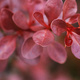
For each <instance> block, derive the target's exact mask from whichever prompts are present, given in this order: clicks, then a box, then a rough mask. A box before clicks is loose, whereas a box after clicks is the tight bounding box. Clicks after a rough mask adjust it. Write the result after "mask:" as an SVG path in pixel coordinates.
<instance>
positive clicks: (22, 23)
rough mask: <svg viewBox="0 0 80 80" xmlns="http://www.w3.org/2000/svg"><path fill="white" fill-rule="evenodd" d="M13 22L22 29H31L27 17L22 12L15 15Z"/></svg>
mask: <svg viewBox="0 0 80 80" xmlns="http://www.w3.org/2000/svg"><path fill="white" fill-rule="evenodd" d="M13 21H14V22H15V24H16V25H17V26H18V27H19V28H21V29H24V30H26V29H28V28H29V26H28V23H27V17H26V16H25V15H24V14H23V13H22V12H20V11H18V12H16V13H15V14H14V15H13Z"/></svg>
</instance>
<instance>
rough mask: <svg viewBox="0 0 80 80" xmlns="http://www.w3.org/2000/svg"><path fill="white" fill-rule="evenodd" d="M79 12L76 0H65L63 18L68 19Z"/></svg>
mask: <svg viewBox="0 0 80 80" xmlns="http://www.w3.org/2000/svg"><path fill="white" fill-rule="evenodd" d="M76 12H77V3H76V0H65V2H64V5H63V19H64V20H65V19H67V18H69V17H71V16H73V15H75V13H76Z"/></svg>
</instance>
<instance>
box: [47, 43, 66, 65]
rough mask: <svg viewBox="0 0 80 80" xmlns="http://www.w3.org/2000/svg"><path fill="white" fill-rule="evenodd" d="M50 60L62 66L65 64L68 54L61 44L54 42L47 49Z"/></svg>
mask: <svg viewBox="0 0 80 80" xmlns="http://www.w3.org/2000/svg"><path fill="white" fill-rule="evenodd" d="M47 50H48V54H49V56H50V58H51V59H52V60H54V61H56V62H58V63H60V64H63V63H64V62H65V61H66V59H67V53H66V50H65V48H64V46H62V45H61V44H60V43H57V42H54V43H53V44H51V45H49V46H48V47H47Z"/></svg>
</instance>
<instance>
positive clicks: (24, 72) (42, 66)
mask: <svg viewBox="0 0 80 80" xmlns="http://www.w3.org/2000/svg"><path fill="white" fill-rule="evenodd" d="M76 1H77V4H78V13H80V0H76ZM74 26H75V27H77V26H78V24H77V23H76V24H74ZM64 37H65V33H64V34H62V35H61V36H60V37H56V40H57V41H59V42H60V43H61V44H63V45H64ZM66 50H67V55H68V58H67V61H66V62H65V63H64V64H58V63H56V62H54V61H52V60H51V59H50V58H49V57H48V56H47V55H45V54H44V55H42V57H41V59H40V62H39V63H38V64H36V65H30V64H26V63H25V62H23V61H21V60H20V59H19V58H17V57H16V56H15V54H14V55H12V56H11V57H10V58H9V60H8V63H7V66H6V68H5V70H4V71H2V72H0V80H80V60H79V59H77V58H75V57H74V56H73V54H72V53H71V49H70V47H66ZM14 53H16V51H15V52H14ZM5 65H6V64H5V63H4V67H5ZM0 66H1V65H0Z"/></svg>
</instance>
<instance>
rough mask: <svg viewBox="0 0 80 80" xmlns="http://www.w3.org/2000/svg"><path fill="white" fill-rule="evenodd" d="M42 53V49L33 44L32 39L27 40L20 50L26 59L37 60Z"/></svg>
mask: <svg viewBox="0 0 80 80" xmlns="http://www.w3.org/2000/svg"><path fill="white" fill-rule="evenodd" d="M42 51H43V48H42V47H41V46H39V45H37V44H35V43H34V41H33V40H32V38H29V39H28V40H26V41H24V43H23V45H22V48H21V54H22V56H23V57H24V58H26V59H34V58H37V57H38V56H39V55H40V54H41V53H42Z"/></svg>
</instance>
